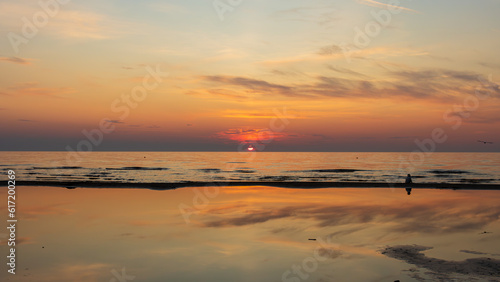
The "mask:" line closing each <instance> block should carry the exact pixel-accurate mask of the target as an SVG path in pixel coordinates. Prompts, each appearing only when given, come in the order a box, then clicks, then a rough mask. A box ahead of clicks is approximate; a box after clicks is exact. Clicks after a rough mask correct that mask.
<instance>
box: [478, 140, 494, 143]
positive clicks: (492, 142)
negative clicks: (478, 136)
mask: <svg viewBox="0 0 500 282" xmlns="http://www.w3.org/2000/svg"><path fill="white" fill-rule="evenodd" d="M477 142H480V143H484V144H493V142H488V141H481V140H477Z"/></svg>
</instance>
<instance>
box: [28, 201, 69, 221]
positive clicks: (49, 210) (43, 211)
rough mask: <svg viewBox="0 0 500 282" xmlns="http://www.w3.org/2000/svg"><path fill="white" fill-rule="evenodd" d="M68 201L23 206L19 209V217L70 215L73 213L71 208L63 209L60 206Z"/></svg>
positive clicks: (36, 217) (33, 217) (35, 217)
mask: <svg viewBox="0 0 500 282" xmlns="http://www.w3.org/2000/svg"><path fill="white" fill-rule="evenodd" d="M67 204H68V203H54V204H50V205H45V206H34V207H25V208H23V209H21V210H20V211H19V217H21V218H23V219H38V217H39V216H40V215H70V214H73V213H74V210H72V209H65V208H62V207H61V206H63V205H67Z"/></svg>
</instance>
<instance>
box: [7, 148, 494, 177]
mask: <svg viewBox="0 0 500 282" xmlns="http://www.w3.org/2000/svg"><path fill="white" fill-rule="evenodd" d="M0 156H1V158H0V172H2V171H3V173H2V174H1V175H0V179H2V180H5V179H6V177H7V173H6V172H7V171H8V170H9V169H13V170H15V171H16V173H17V175H18V180H19V181H22V180H30V181H96V182H106V181H113V182H126V183H130V182H134V183H140V182H148V183H153V182H156V183H178V182H186V181H196V182H217V181H221V182H222V181H328V182H401V181H404V178H405V177H406V174H407V173H411V174H412V175H413V181H414V182H417V183H462V184H500V169H499V167H500V153H429V154H424V153H419V154H409V153H273V152H91V153H68V152H0Z"/></svg>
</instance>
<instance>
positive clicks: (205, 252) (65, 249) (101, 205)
mask: <svg viewBox="0 0 500 282" xmlns="http://www.w3.org/2000/svg"><path fill="white" fill-rule="evenodd" d="M101 188H102V189H61V187H50V186H17V188H16V189H17V196H18V199H22V208H19V210H18V225H19V230H18V231H17V232H18V233H17V240H18V244H17V254H16V255H17V257H18V270H17V271H18V272H17V274H16V275H15V276H12V275H6V274H4V273H5V272H2V274H0V277H1V278H2V281H33V279H36V280H37V281H41V282H43V281H68V280H73V281H108V280H111V279H113V278H115V276H114V275H115V274H116V273H118V274H120V275H122V274H123V275H126V277H129V278H131V277H136V278H134V279H138V281H139V280H140V281H165V280H171V281H221V280H223V281H243V282H246V281H346V282H347V281H381V280H383V281H396V280H400V281H450V280H453V279H454V281H500V277H498V273H497V272H495V270H497V269H498V268H497V267H498V259H499V258H500V248H499V247H498V244H496V243H495V242H498V240H499V234H500V222H499V220H498V219H499V216H500V208H499V206H498V201H499V200H500V193H499V192H498V191H494V190H491V191H486V190H480V191H474V190H440V189H425V188H421V189H417V190H415V191H413V192H412V194H411V195H407V193H406V190H405V189H404V188H377V189H370V188H366V189H360V188H347V187H343V188H335V189H328V188H325V189H289V188H277V187H271V186H231V187H225V186H199V187H185V188H183V189H173V190H164V191H155V190H154V189H153V190H151V189H130V188H127V189H124V188H120V187H112V186H110V187H108V188H112V189H106V188H105V187H101ZM0 196H1V197H5V196H6V191H5V190H4V189H2V190H1V194H0ZM3 238H5V236H4V237H3ZM3 240H5V239H2V241H3ZM426 258H429V262H426V261H427V260H425V259H426ZM424 260H425V262H423V261H424ZM487 263H489V264H487ZM443 265H445V266H446V265H448V266H447V267H445V269H446V271H443V267H444V266H443ZM449 265H452V266H453V265H456V266H457V270H456V271H455V270H453V269H454V268H452V266H449ZM467 265H471V268H470V271H469V272H467V273H466V272H464V271H462V270H463V269H468V268H465V266H467ZM488 271H489V272H488ZM306 277H307V279H306ZM139 278H140V279H139ZM297 279H299V280H297Z"/></svg>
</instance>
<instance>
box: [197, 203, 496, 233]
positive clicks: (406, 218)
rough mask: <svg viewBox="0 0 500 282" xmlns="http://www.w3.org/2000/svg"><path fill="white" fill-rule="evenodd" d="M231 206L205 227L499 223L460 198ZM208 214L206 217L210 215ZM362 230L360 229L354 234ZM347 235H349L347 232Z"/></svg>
mask: <svg viewBox="0 0 500 282" xmlns="http://www.w3.org/2000/svg"><path fill="white" fill-rule="evenodd" d="M249 208H250V207H249V206H239V207H236V206H231V209H230V210H231V212H230V213H229V212H228V213H226V214H224V213H222V212H223V211H224V208H222V209H221V207H219V208H218V210H217V214H215V213H214V214H211V215H210V216H208V217H205V218H204V219H202V222H204V226H205V227H230V226H245V225H252V224H257V223H264V222H267V221H270V220H276V219H285V218H301V219H314V220H316V221H317V225H318V226H319V227H328V226H338V225H345V224H352V223H370V222H382V223H383V222H390V223H392V226H391V227H390V228H391V229H392V231H396V232H403V233H411V232H425V233H454V232H461V231H468V230H477V229H479V228H482V227H484V226H486V225H487V224H489V223H491V222H494V221H497V220H498V218H499V216H500V206H498V205H493V204H491V205H489V204H488V203H483V204H481V205H479V204H474V205H473V204H472V203H468V204H467V206H466V205H465V203H463V202H461V201H457V199H454V200H449V199H440V200H435V201H429V202H426V203H413V204H412V203H406V204H405V205H404V206H401V205H391V206H386V205H352V204H351V205H324V204H302V205H295V206H286V207H282V208H275V207H262V208H259V209H255V208H253V207H252V209H249ZM209 214H210V211H207V212H206V213H205V215H209ZM360 229H363V228H357V229H355V230H352V231H350V232H355V231H357V230H360ZM341 232H344V234H348V233H350V232H348V231H345V230H344V231H341ZM346 232H347V233H346Z"/></svg>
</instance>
